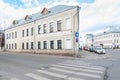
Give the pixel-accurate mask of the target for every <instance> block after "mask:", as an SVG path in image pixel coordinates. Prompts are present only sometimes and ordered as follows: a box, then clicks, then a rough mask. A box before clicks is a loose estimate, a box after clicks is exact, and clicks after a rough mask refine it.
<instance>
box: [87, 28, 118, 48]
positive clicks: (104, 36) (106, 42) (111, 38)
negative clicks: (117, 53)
mask: <svg viewBox="0 0 120 80" xmlns="http://www.w3.org/2000/svg"><path fill="white" fill-rule="evenodd" d="M88 42H89V44H88V45H92V44H93V46H102V47H103V48H120V27H119V26H117V27H116V26H111V27H110V29H109V30H108V31H106V32H103V33H100V34H97V35H95V36H94V41H93V43H92V39H91V38H90V39H88Z"/></svg>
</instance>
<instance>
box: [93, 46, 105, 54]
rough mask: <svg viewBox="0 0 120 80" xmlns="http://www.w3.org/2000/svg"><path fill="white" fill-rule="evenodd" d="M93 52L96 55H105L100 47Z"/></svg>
mask: <svg viewBox="0 0 120 80" xmlns="http://www.w3.org/2000/svg"><path fill="white" fill-rule="evenodd" d="M94 52H95V53H98V54H105V49H103V48H101V47H96V48H95V50H94Z"/></svg>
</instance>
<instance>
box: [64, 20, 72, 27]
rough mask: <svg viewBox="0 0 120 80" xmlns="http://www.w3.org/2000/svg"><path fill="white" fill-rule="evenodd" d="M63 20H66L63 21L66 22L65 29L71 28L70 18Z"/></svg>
mask: <svg viewBox="0 0 120 80" xmlns="http://www.w3.org/2000/svg"><path fill="white" fill-rule="evenodd" d="M65 20H66V21H65V22H66V25H65V26H66V29H71V22H70V18H66V19H65Z"/></svg>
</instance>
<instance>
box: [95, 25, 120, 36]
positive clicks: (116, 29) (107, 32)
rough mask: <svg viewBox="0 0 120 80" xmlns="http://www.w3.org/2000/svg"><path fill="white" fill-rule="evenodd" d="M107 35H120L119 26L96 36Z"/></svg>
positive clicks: (111, 27)
mask: <svg viewBox="0 0 120 80" xmlns="http://www.w3.org/2000/svg"><path fill="white" fill-rule="evenodd" d="M109 33H120V26H110V27H109V30H107V31H106V32H103V33H99V34H97V35H96V36H101V35H105V34H109Z"/></svg>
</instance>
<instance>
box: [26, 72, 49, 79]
mask: <svg viewBox="0 0 120 80" xmlns="http://www.w3.org/2000/svg"><path fill="white" fill-rule="evenodd" d="M25 75H26V76H28V77H31V78H33V79H35V80H51V79H48V78H45V77H42V76H39V75H36V74H33V73H27V74H25Z"/></svg>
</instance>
